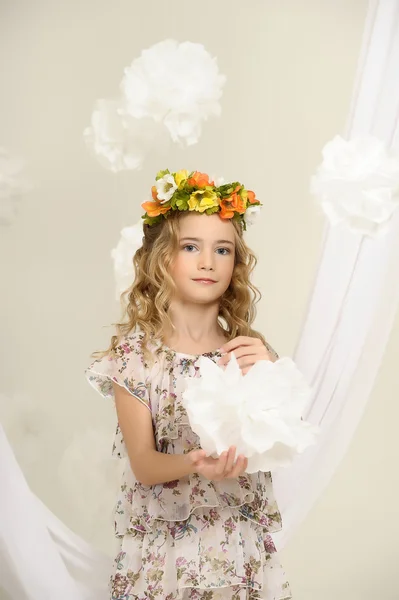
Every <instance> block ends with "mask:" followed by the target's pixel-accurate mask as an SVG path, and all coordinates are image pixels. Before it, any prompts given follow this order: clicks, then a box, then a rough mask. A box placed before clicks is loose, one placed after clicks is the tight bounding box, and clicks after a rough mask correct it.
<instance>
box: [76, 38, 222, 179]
mask: <svg viewBox="0 0 399 600" xmlns="http://www.w3.org/2000/svg"><path fill="white" fill-rule="evenodd" d="M225 80H226V78H225V76H224V75H221V74H220V73H219V69H218V65H217V61H216V58H213V57H212V56H211V55H210V54H209V53H208V52H207V51H206V49H205V48H204V46H203V45H202V44H197V43H193V42H183V43H179V42H177V41H175V40H164V41H162V42H159V43H158V44H155V45H153V46H151V47H150V48H147V49H145V50H143V51H142V52H141V55H140V56H139V57H138V58H135V59H134V60H133V62H132V63H131V65H130V66H129V67H126V68H125V70H124V75H123V79H122V82H121V85H120V89H121V95H120V96H119V97H117V98H116V99H101V100H97V102H96V104H95V108H94V111H93V114H92V117H91V125H90V126H89V127H87V128H86V129H85V131H84V138H85V141H86V144H87V146H88V148H89V149H90V150H91V152H92V153H93V154H94V155H95V156H96V158H97V159H98V161H99V162H100V164H101V165H102V166H103V167H105V168H107V169H109V170H111V171H113V172H119V171H124V170H138V169H141V168H142V166H143V162H144V160H145V158H146V156H147V154H148V153H149V152H150V151H155V150H158V151H159V150H162V149H164V148H165V147H166V146H165V138H166V137H167V138H168V140H169V143H170V140H172V141H173V142H177V143H179V144H181V145H183V146H190V145H192V144H196V143H197V142H198V140H199V138H200V136H201V133H202V125H203V123H204V122H205V121H207V120H208V119H209V118H210V117H213V116H219V115H220V113H221V106H220V102H219V101H220V99H221V96H222V90H223V86H224V83H225ZM165 134H166V135H165Z"/></svg>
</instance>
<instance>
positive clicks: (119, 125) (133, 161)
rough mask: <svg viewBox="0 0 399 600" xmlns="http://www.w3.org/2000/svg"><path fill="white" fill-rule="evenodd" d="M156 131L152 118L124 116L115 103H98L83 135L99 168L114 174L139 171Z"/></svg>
mask: <svg viewBox="0 0 399 600" xmlns="http://www.w3.org/2000/svg"><path fill="white" fill-rule="evenodd" d="M158 130H159V125H158V126H157V124H156V123H154V121H153V120H152V119H135V118H133V117H132V116H131V115H128V114H127V113H126V110H125V106H124V104H123V102H121V101H119V100H98V101H97V103H96V106H95V109H94V111H93V113H92V117H91V127H88V128H86V129H85V131H84V133H83V135H84V138H85V141H86V144H87V146H88V148H89V149H90V150H91V151H92V152H93V153H94V155H95V156H96V158H97V159H98V161H99V162H100V163H101V165H102V166H103V167H105V168H106V169H109V170H110V171H113V172H114V173H116V172H118V171H124V170H137V169H141V168H142V164H143V161H144V158H145V157H146V155H147V154H148V152H149V150H150V148H151V146H152V145H153V143H154V140H155V138H156V135H157V131H158Z"/></svg>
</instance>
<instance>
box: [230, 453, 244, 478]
mask: <svg viewBox="0 0 399 600" xmlns="http://www.w3.org/2000/svg"><path fill="white" fill-rule="evenodd" d="M247 465H248V460H247V459H246V458H245V457H244V456H242V455H241V454H240V456H239V457H238V458H237V462H236V464H235V465H234V468H233V469H232V471H231V472H230V474H229V479H236V478H237V477H239V476H240V475H242V474H243V473H244V472H245V469H246V468H247Z"/></svg>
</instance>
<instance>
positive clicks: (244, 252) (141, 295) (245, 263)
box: [93, 211, 266, 360]
mask: <svg viewBox="0 0 399 600" xmlns="http://www.w3.org/2000/svg"><path fill="white" fill-rule="evenodd" d="M182 214H184V213H179V212H177V211H176V212H175V213H172V214H170V216H169V217H168V218H167V219H162V221H161V222H160V223H158V224H156V225H152V226H149V225H143V233H144V237H143V245H142V246H141V247H140V248H139V249H138V250H137V252H136V253H135V255H134V257H133V264H134V267H135V273H136V276H135V280H134V282H133V284H132V286H131V287H130V288H128V289H127V290H126V291H125V292H123V294H122V295H121V302H122V306H123V314H122V317H121V321H120V322H119V323H114V324H113V325H114V326H115V327H116V332H117V333H116V335H113V336H112V338H111V345H110V347H109V348H108V349H107V350H106V351H103V352H95V353H94V354H93V357H94V358H101V357H103V356H106V355H108V354H110V353H113V352H114V351H115V349H116V347H117V346H118V345H119V343H120V340H121V338H122V337H124V336H126V335H128V334H129V333H131V332H133V331H136V330H140V331H141V332H142V333H143V334H144V337H143V351H144V355H145V358H146V359H147V360H150V353H149V351H148V350H147V343H148V341H149V340H150V339H158V340H161V341H162V342H163V341H164V336H165V331H166V329H167V328H169V329H170V330H173V329H174V327H173V324H172V322H171V319H170V317H169V314H168V307H169V305H170V302H171V299H172V297H173V294H174V291H175V289H176V288H175V284H174V281H173V279H172V277H171V275H170V271H171V264H172V262H173V260H174V257H175V256H176V253H177V251H178V248H179V219H180V217H181V215H182ZM204 218H206V215H204ZM232 224H233V226H234V229H235V232H236V245H235V265H234V270H233V274H232V278H231V282H230V285H229V287H228V288H227V290H226V291H225V293H224V294H223V296H222V297H221V298H220V306H219V316H218V321H219V324H220V325H221V327H222V328H223V330H224V331H225V334H226V338H227V339H228V340H231V339H233V338H235V337H237V336H239V335H244V336H250V337H255V338H259V339H260V340H262V342H263V343H264V344H265V345H266V341H265V339H264V337H263V336H262V334H261V333H259V332H257V331H255V330H254V329H252V324H253V322H254V320H255V317H256V307H255V305H256V304H257V303H258V302H259V300H260V299H261V297H262V296H261V293H260V291H259V290H258V289H257V288H256V287H255V286H254V285H253V284H252V283H251V281H250V277H251V274H252V272H253V270H254V268H255V266H256V264H257V258H256V256H255V254H254V253H253V252H252V250H250V248H249V247H248V246H247V244H246V243H245V241H244V238H243V231H242V226H241V224H240V223H239V222H236V221H232Z"/></svg>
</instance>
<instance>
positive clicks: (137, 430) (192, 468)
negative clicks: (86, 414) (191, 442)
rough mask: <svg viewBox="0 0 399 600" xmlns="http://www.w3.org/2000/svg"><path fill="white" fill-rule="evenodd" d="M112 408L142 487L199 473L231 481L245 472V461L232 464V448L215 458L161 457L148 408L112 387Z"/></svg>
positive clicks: (240, 459) (196, 454)
mask: <svg viewBox="0 0 399 600" xmlns="http://www.w3.org/2000/svg"><path fill="white" fill-rule="evenodd" d="M113 388H114V394H115V405H116V412H117V415H118V422H119V427H120V428H121V432H122V435H123V439H124V442H125V444H126V449H127V453H128V456H129V460H130V465H131V467H132V471H133V473H134V475H135V477H136V479H137V480H138V481H140V483H142V484H143V485H149V486H150V485H157V484H160V483H166V482H168V481H175V480H176V479H181V478H182V477H185V476H187V475H189V474H191V473H200V474H201V475H203V476H204V477H205V478H206V479H209V480H210V481H221V480H222V479H235V478H237V477H239V475H241V474H242V473H244V472H245V469H246V468H247V465H248V461H247V460H246V459H245V457H243V456H239V457H238V458H237V460H236V451H235V448H229V450H228V451H226V452H223V453H222V454H221V456H220V457H219V458H216V459H214V458H210V457H207V456H206V453H205V452H204V451H203V450H193V451H191V452H189V453H188V454H164V453H162V452H158V451H157V449H156V446H155V439H154V432H153V428H152V417H151V413H150V411H149V410H148V408H147V407H146V406H145V405H144V404H143V403H142V402H141V401H140V400H139V399H138V398H135V397H134V396H132V394H130V393H129V392H128V391H127V390H125V388H123V387H121V386H120V385H118V384H116V383H114V384H113Z"/></svg>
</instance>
